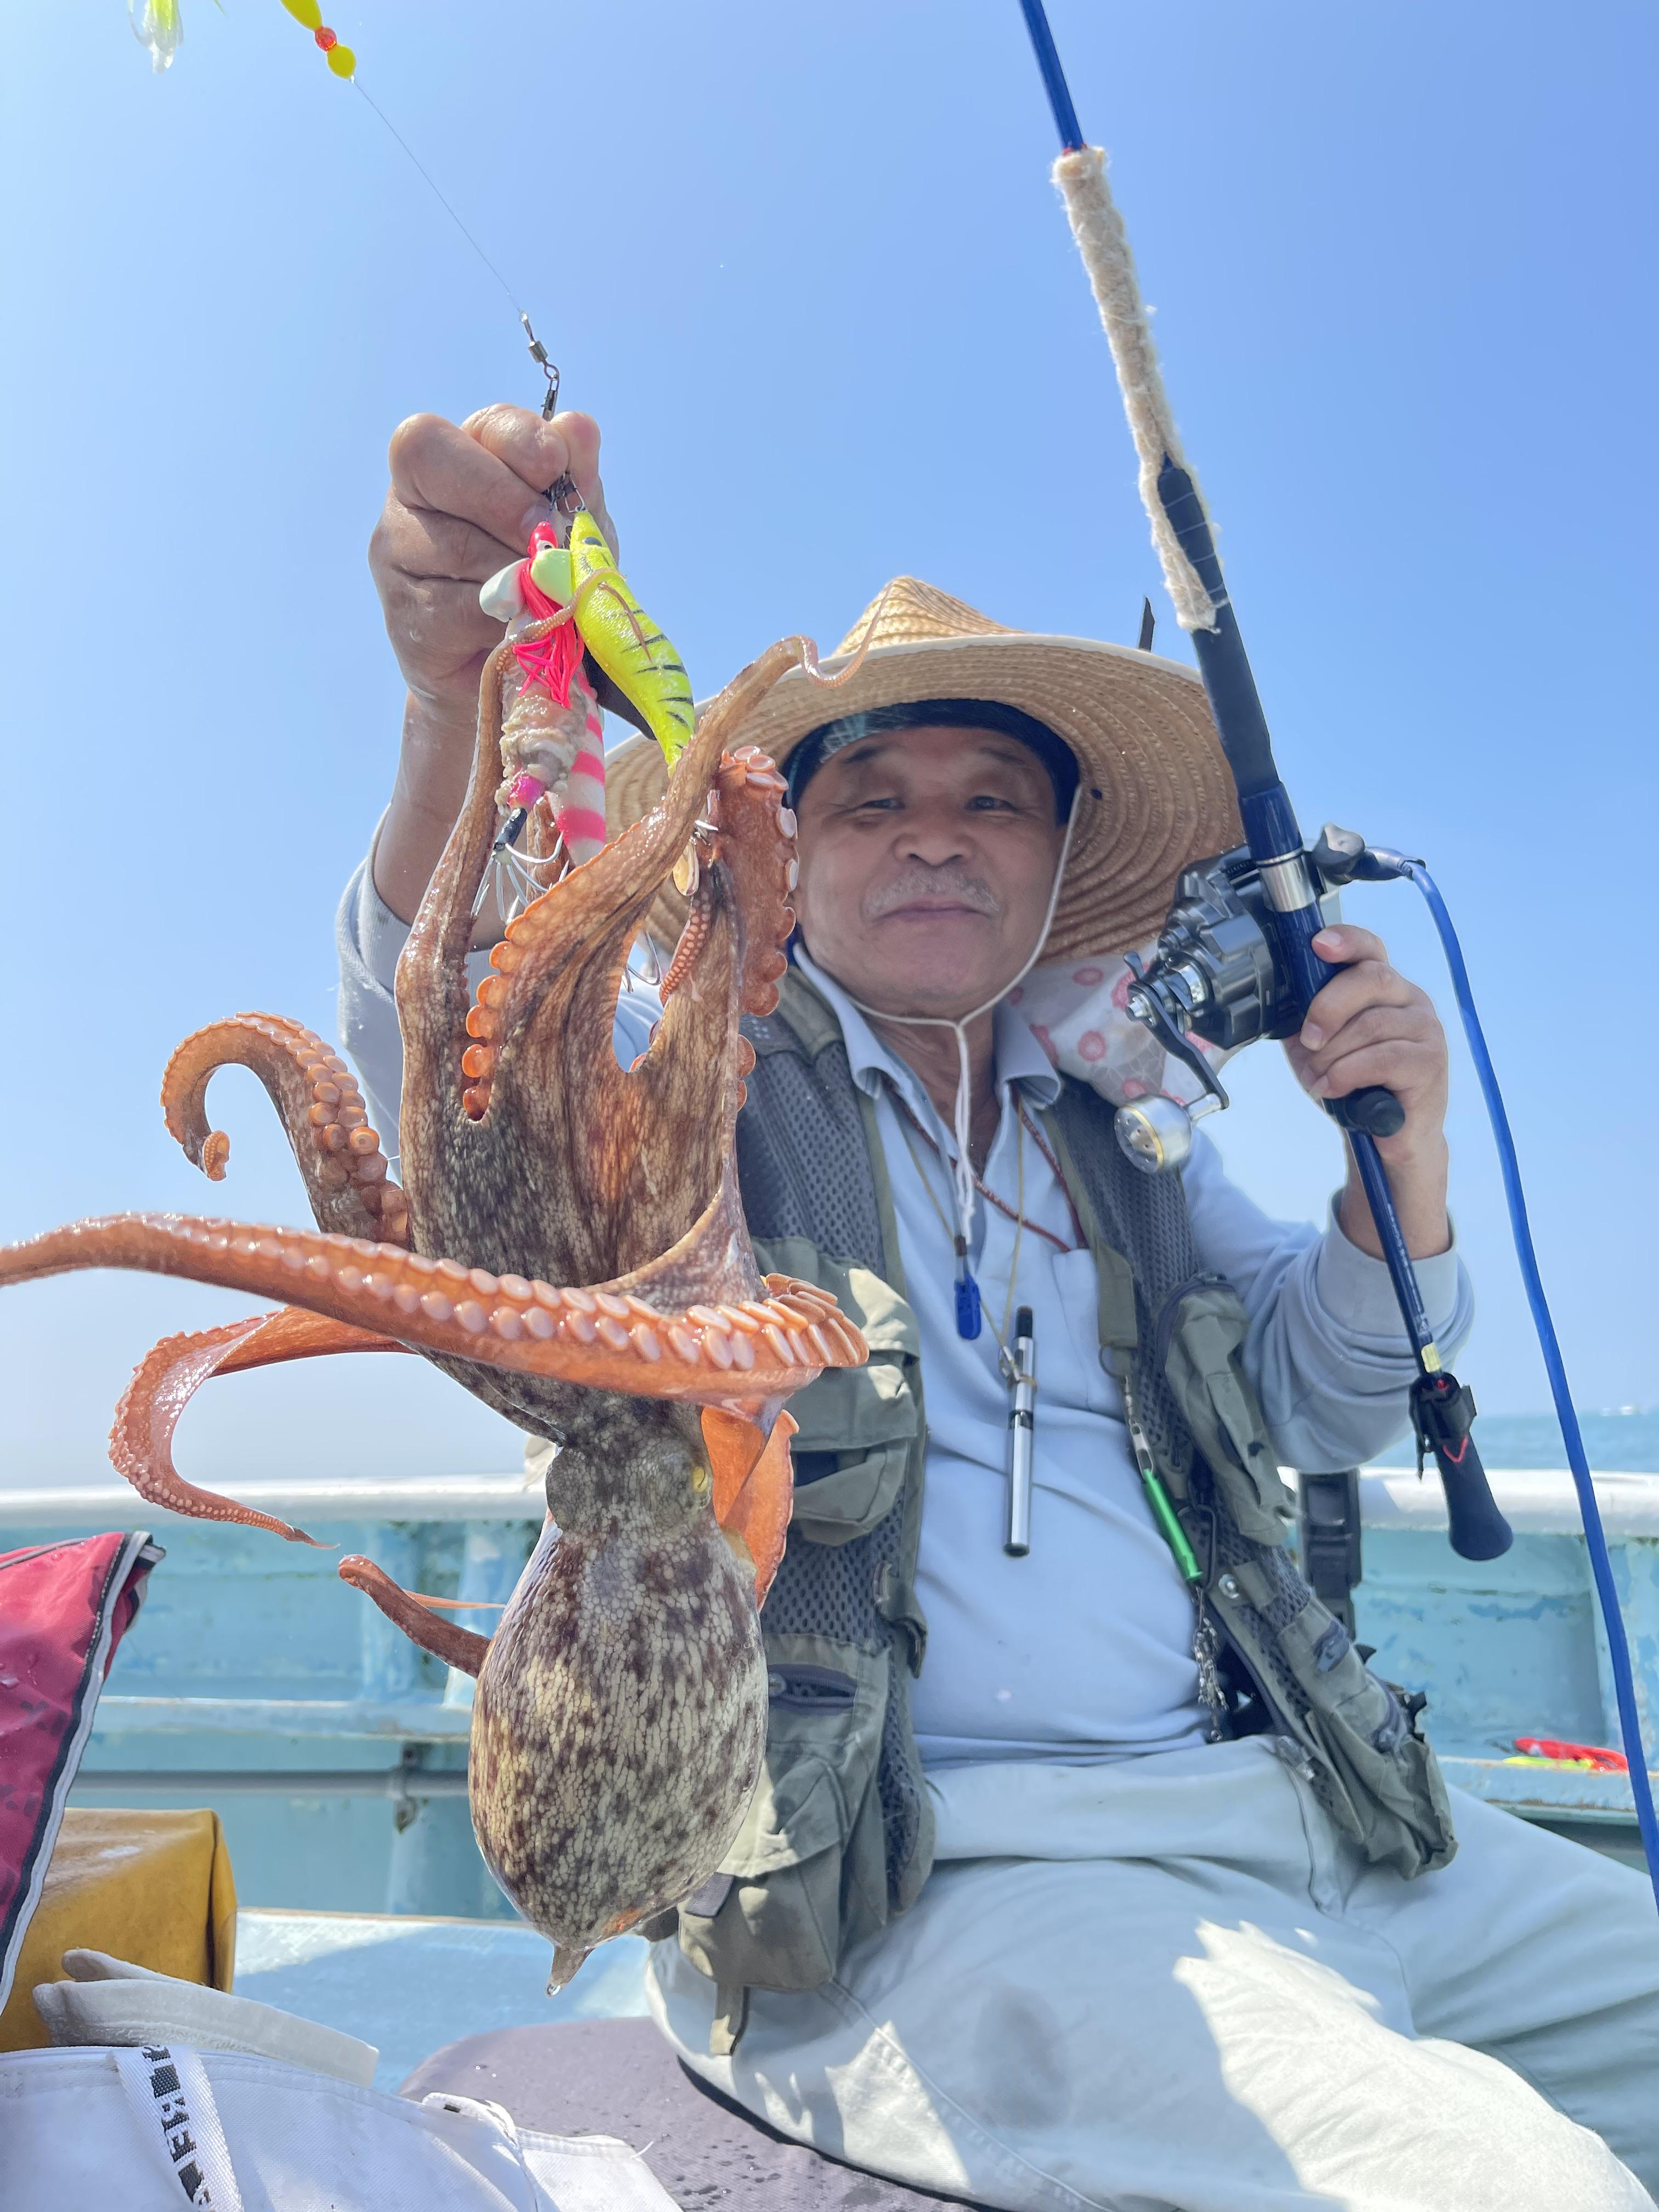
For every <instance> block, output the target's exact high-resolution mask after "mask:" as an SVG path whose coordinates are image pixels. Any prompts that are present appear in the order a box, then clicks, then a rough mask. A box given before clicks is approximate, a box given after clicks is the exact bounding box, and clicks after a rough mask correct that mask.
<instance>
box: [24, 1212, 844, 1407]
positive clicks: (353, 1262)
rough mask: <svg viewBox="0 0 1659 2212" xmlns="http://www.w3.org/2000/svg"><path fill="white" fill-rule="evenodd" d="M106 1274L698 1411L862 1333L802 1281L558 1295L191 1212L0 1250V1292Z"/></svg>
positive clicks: (54, 1235) (362, 1242) (829, 1363)
mask: <svg viewBox="0 0 1659 2212" xmlns="http://www.w3.org/2000/svg"><path fill="white" fill-rule="evenodd" d="M81 1267H134V1268H138V1269H141V1270H143V1271H144V1272H145V1273H151V1274H163V1275H183V1276H186V1277H188V1278H189V1279H191V1281H194V1282H201V1283H217V1284H219V1285H222V1286H223V1287H225V1288H227V1289H232V1290H242V1291H249V1292H251V1293H252V1294H253V1295H255V1296H256V1297H277V1298H283V1297H285V1298H287V1299H288V1300H289V1303H291V1304H295V1305H300V1306H303V1307H305V1308H306V1309H307V1310H308V1311H310V1312H312V1313H313V1314H324V1315H327V1316H331V1318H332V1319H334V1320H336V1321H340V1322H347V1323H349V1324H351V1325H352V1326H354V1327H355V1328H359V1329H366V1330H368V1331H369V1332H370V1333H371V1334H376V1335H386V1336H390V1337H392V1338H395V1339H396V1340H397V1341H398V1343H400V1344H404V1345H406V1346H410V1347H412V1348H413V1349H416V1350H417V1351H422V1352H434V1353H440V1354H442V1355H444V1356H445V1357H447V1358H451V1359H465V1360H468V1361H471V1362H475V1363H477V1364H479V1365H482V1366H486V1367H490V1368H497V1369H503V1370H510V1371H512V1372H515V1373H519V1374H525V1375H535V1376H549V1377H552V1378H555V1379H556V1380H558V1381H559V1382H562V1383H574V1384H578V1385H580V1387H582V1388H583V1389H590V1390H611V1391H620V1392H623V1393H624V1394H626V1395H631V1396H641V1397H648V1398H665V1399H671V1400H682V1401H690V1402H695V1403H697V1404H702V1405H709V1404H713V1405H725V1404H729V1403H734V1402H738V1401H744V1400H752V1399H765V1398H769V1397H780V1398H781V1397H787V1395H789V1394H790V1393H791V1392H793V1391H795V1390H799V1389H804V1388H805V1385H806V1384H807V1383H811V1382H812V1381H814V1380H815V1379H816V1378H817V1376H818V1375H819V1374H821V1373H822V1372H823V1369H824V1368H825V1367H847V1366H857V1365H860V1364H861V1363H862V1361H863V1360H864V1358H866V1350H865V1346H864V1340H863V1338H862V1337H861V1336H860V1334H859V1333H858V1331H857V1330H856V1329H854V1328H853V1327H852V1325H851V1323H850V1322H848V1321H847V1319H846V1318H845V1316H843V1315H842V1314H841V1312H840V1310H839V1309H838V1308H837V1307H836V1304H835V1301H834V1300H833V1299H832V1298H830V1297H829V1296H828V1294H827V1293H826V1292H824V1291H820V1290H818V1289H817V1287H816V1286H815V1285H811V1284H806V1283H799V1282H791V1283H789V1284H788V1285H787V1287H786V1288H785V1289H784V1290H783V1291H769V1294H768V1296H767V1297H764V1298H757V1299H748V1300H744V1301H741V1302H733V1303H731V1304H702V1303H698V1304H691V1305H688V1306H686V1307H684V1309H681V1310H664V1309H663V1308H661V1307H659V1306H657V1305H654V1304H651V1303H649V1302H648V1301H647V1300H646V1299H644V1298H642V1297H640V1296H639V1294H638V1293H637V1291H631V1290H629V1288H628V1287H627V1284H628V1281H629V1279H628V1278H626V1277H622V1278H618V1279H617V1280H616V1281H615V1282H613V1283H611V1284H604V1285H596V1286H595V1287H594V1288H592V1289H591V1290H588V1289H579V1288H573V1289H567V1290H561V1289H557V1288H556V1287H555V1286H554V1285H551V1284H548V1283H543V1282H528V1281H526V1279H524V1278H523V1277H522V1276H518V1275H501V1276H497V1275H494V1274H490V1273H488V1272H486V1271H485V1270H484V1269H483V1268H482V1267H474V1268H471V1269H470V1270H469V1269H467V1268H465V1267H462V1266H461V1265H460V1264H459V1261H453V1260H436V1261H435V1260H429V1259H427V1258H425V1257H424V1256H422V1255H420V1254H418V1253H414V1252H410V1251H407V1250H405V1249H404V1248H403V1247H402V1246H400V1245H396V1244H374V1243H368V1241H367V1240H366V1239H363V1238H361V1237H335V1236H329V1235H325V1234H323V1233H322V1232H320V1231H313V1230H297V1229H280V1228H268V1227H258V1226H254V1225H248V1224H245V1223H240V1222H234V1221H215V1220H207V1219H203V1218H199V1217H197V1216H194V1215H188V1214H177V1213H161V1214H155V1213H125V1214H112V1215H106V1216H105V1217H103V1218H100V1219H93V1220H88V1221H78V1222H74V1223H71V1224H70V1225H69V1226H68V1227H67V1228H64V1229H57V1230H52V1231H48V1232H47V1233H46V1235H45V1236H42V1237H34V1238H32V1239H31V1240H30V1241H29V1242H27V1243H22V1244H14V1245H11V1246H9V1247H7V1248H6V1249H3V1250H0V1286H3V1285H6V1284H8V1283H15V1282H22V1281H27V1280H31V1279H34V1278H36V1277H39V1276H43V1275H53V1274H62V1273H66V1272H67V1271H69V1270H70V1269H74V1268H81Z"/></svg>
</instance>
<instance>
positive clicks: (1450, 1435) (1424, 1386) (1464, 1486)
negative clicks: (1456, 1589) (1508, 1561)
mask: <svg viewBox="0 0 1659 2212" xmlns="http://www.w3.org/2000/svg"><path fill="white" fill-rule="evenodd" d="M1412 1425H1413V1428H1414V1429H1415V1430H1416V1431H1417V1442H1418V1449H1419V1451H1422V1450H1424V1449H1427V1450H1428V1451H1430V1452H1431V1453H1432V1454H1433V1455H1434V1463H1435V1466H1436V1467H1437V1468H1438V1470H1439V1473H1440V1485H1441V1487H1442V1489H1443V1491H1444V1492H1445V1493H1446V1517H1447V1519H1448V1521H1449V1523H1450V1528H1449V1536H1450V1541H1451V1547H1452V1549H1453V1551H1454V1552H1455V1553H1457V1555H1458V1557H1459V1558H1460V1559H1501V1558H1502V1556H1503V1555H1504V1553H1505V1552H1507V1551H1508V1549H1509V1548H1510V1545H1511V1544H1512V1543H1513V1542H1514V1541H1515V1531H1514V1530H1513V1529H1512V1528H1510V1524H1509V1522H1507V1521H1506V1520H1505V1519H1504V1516H1503V1515H1502V1514H1501V1513H1500V1512H1499V1511H1498V1501H1497V1499H1496V1498H1494V1497H1493V1496H1492V1486H1491V1485H1490V1484H1489V1483H1488V1482H1487V1480H1486V1468H1484V1467H1482V1466H1481V1464H1480V1452H1479V1451H1478V1450H1477V1449H1475V1442H1474V1434H1473V1426H1474V1392H1473V1391H1472V1390H1471V1389H1469V1387H1468V1384H1467V1383H1460V1382H1459V1381H1458V1379H1457V1377H1456V1376H1455V1375H1452V1374H1449V1373H1448V1372H1446V1371H1445V1370H1442V1371H1441V1372H1440V1373H1439V1374H1437V1375H1422V1376H1419V1377H1418V1379H1417V1381H1416V1382H1415V1383H1413V1386H1412Z"/></svg>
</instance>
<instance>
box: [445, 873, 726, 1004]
mask: <svg viewBox="0 0 1659 2212" xmlns="http://www.w3.org/2000/svg"><path fill="white" fill-rule="evenodd" d="M713 927H714V884H712V883H711V882H710V881H709V879H708V877H707V876H706V875H705V876H703V877H702V878H700V880H699V882H698V884H697V888H696V890H695V891H693V892H692V894H691V904H690V911H689V912H688V913H687V915H686V917H685V927H684V929H683V930H682V931H681V932H680V941H679V943H678V945H676V946H675V947H674V957H673V958H672V959H671V961H670V962H669V963H668V973H667V974H666V975H665V976H664V977H663V979H662V997H663V1003H664V1004H665V1005H666V1004H667V1002H668V1000H670V999H671V998H672V997H673V995H674V994H675V992H676V991H678V989H679V988H680V987H681V986H682V985H683V984H684V983H685V982H687V981H690V976H691V974H692V971H693V969H695V968H696V964H697V958H698V955H699V954H700V953H701V952H702V948H703V946H704V945H707V944H708V933H709V931H710V930H711V929H712V928H713ZM467 1026H468V1027H469V1028H471V1017H470V1016H469V1017H468V1023H467Z"/></svg>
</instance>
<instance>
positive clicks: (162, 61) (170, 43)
mask: <svg viewBox="0 0 1659 2212" xmlns="http://www.w3.org/2000/svg"><path fill="white" fill-rule="evenodd" d="M283 7H284V8H286V9H287V10H288V12H289V15H292V16H293V18H294V20H295V22H296V23H303V24H304V25H305V27H306V28H307V31H309V32H310V33H311V35H312V37H313V39H314V40H316V42H317V44H318V46H319V47H320V48H321V49H322V54H323V59H324V60H325V62H326V63H327V64H328V65H329V67H330V69H331V70H333V72H334V74H335V76H338V77H350V76H354V75H355V74H356V68H357V57H356V54H355V53H353V52H352V51H351V49H350V47H349V46H342V45H341V44H340V37H339V33H338V32H337V31H331V30H330V29H329V27H328V25H327V24H326V23H325V22H324V21H323V11H322V9H321V8H319V5H318V4H317V0H283ZM127 14H128V15H129V16H130V17H131V22H132V35H133V36H134V38H135V39H137V41H138V43H139V45H140V46H148V47H149V65H150V67H151V68H152V69H153V70H155V72H156V74H157V75H158V76H159V75H160V73H161V70H164V69H167V68H169V67H170V66H171V65H172V62H173V56H174V54H175V53H177V52H178V51H179V40H181V39H182V38H183V37H184V35H185V24H184V18H183V16H182V15H180V14H179V0H127Z"/></svg>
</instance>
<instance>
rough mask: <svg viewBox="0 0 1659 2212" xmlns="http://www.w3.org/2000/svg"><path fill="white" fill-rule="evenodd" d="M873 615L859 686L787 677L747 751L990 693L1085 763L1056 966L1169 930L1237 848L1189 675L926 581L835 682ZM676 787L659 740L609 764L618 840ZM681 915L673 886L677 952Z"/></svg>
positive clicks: (881, 619)
mask: <svg viewBox="0 0 1659 2212" xmlns="http://www.w3.org/2000/svg"><path fill="white" fill-rule="evenodd" d="M878 607H879V608H880V613H879V615H877V613H876V610H877V608H878ZM872 617H875V629H874V634H873V636H872V640H871V645H870V650H869V652H868V653H867V654H866V658H865V660H864V664H863V665H862V667H860V670H859V671H858V673H857V674H856V675H855V676H854V677H853V678H852V679H851V681H850V682H848V683H847V684H843V685H842V687H841V688H840V689H839V690H835V691H825V690H822V689H821V688H820V687H819V686H818V685H817V684H812V683H810V682H809V681H808V679H807V678H806V677H805V676H804V675H803V674H801V673H799V671H794V672H792V673H791V674H790V675H787V676H786V677H785V678H783V679H782V681H781V683H780V684H777V685H776V686H775V688H774V689H773V690H772V691H771V692H770V693H769V695H768V696H767V697H766V698H765V699H764V700H763V702H761V705H760V706H759V707H758V708H757V709H756V711H755V713H754V714H753V715H751V716H750V720H748V721H747V722H746V723H744V726H743V729H742V731H741V732H740V735H739V738H738V742H741V743H742V744H755V745H758V746H759V747H760V748H761V750H763V752H766V753H769V754H770V755H771V757H772V758H773V759H774V760H775V761H776V762H777V763H779V765H780V766H781V765H782V764H783V763H784V762H786V761H787V759H788V757H789V756H790V754H791V753H792V752H793V750H794V749H795V747H796V746H797V745H798V744H799V743H800V741H801V739H802V738H804V737H805V735H806V734H807V732H809V731H811V730H815V729H817V726H819V724H820V723H822V722H828V721H832V720H839V719H840V718H841V716H842V715H843V714H858V713H860V711H862V710H863V709H865V708H872V707H891V706H897V705H901V704H902V703H904V702H907V701H909V700H915V699H994V700H997V701H999V702H1001V703H1002V704H1003V705H1005V706H1009V707H1018V708H1023V709H1024V712H1025V713H1026V714H1034V715H1036V718H1037V720H1039V721H1042V722H1046V723H1047V724H1048V726H1049V728H1050V729H1052V730H1053V731H1054V732H1055V733H1056V735H1057V736H1060V737H1061V738H1064V739H1065V740H1066V744H1068V745H1070V746H1071V748H1072V750H1073V752H1074V753H1075V754H1076V755H1077V758H1078V764H1079V769H1081V771H1082V780H1081V784H1080V787H1079V788H1080V792H1081V797H1080V799H1079V806H1078V817H1077V827H1076V829H1075V831H1074V832H1073V838H1072V850H1071V855H1070V858H1069V860H1068V861H1067V863H1066V878H1065V882H1064V884H1063V885H1062V887H1061V890H1060V903H1059V905H1058V907H1057V908H1055V912H1054V927H1053V928H1052V929H1051V930H1050V932H1049V933H1048V945H1047V947H1046V949H1045V952H1044V957H1045V959H1051V960H1065V959H1070V958H1073V957H1076V956H1077V955H1079V954H1080V953H1085V952H1088V953H1114V952H1121V951H1126V950H1127V948H1128V947H1130V946H1131V945H1144V944H1145V943H1146V941H1147V940H1148V939H1151V938H1153V937H1156V935H1157V934H1158V931H1159V929H1160V928H1162V927H1163V925H1164V917H1165V915H1167V913H1168V912H1169V908H1170V897H1171V895H1172V893H1173V892H1174V890H1175V884H1176V877H1177V876H1178V875H1179V874H1180V873H1181V871H1182V869H1183V868H1184V867H1187V866H1190V864H1191V863H1192V862H1193V861H1194V860H1201V859H1204V858H1206V856H1207V855H1209V854H1213V853H1224V852H1225V851H1227V850H1228V849H1229V848H1230V847H1231V846H1234V845H1237V844H1238V843H1239V842H1241V839H1242V835H1243V833H1242V831H1241V829H1240V827H1239V820H1238V806H1237V800H1236V799H1235V797H1234V793H1233V783H1232V778H1231V775H1230V774H1229V773H1228V769H1227V763H1226V761H1225V757H1223V754H1222V750H1221V746H1220V743H1219V741H1218V738H1217V737H1216V732H1215V724H1214V722H1213V721H1212V719H1211V715H1210V708H1209V702H1208V701H1207V700H1206V698H1205V696H1204V687H1203V685H1202V684H1200V682H1199V679H1198V678H1197V677H1196V676H1195V675H1194V673H1193V672H1192V671H1191V670H1189V669H1187V668H1183V667H1182V666H1181V665H1180V664H1179V663H1178V662H1176V661H1172V660H1164V659H1161V658H1159V657H1158V656H1157V655H1155V654H1153V653H1142V652H1140V651H1139V650H1138V649H1136V648H1135V647H1130V646H1122V645H1106V644H1103V643H1102V642H1101V641H1099V640H1097V639H1095V638H1086V637H1046V636H1042V635H1038V634H1036V633H1033V632H1030V631H1025V630H1011V629H1005V628H1004V626H1003V625H1002V624H1001V623H994V622H992V621H991V620H990V619H989V618H988V617H987V616H985V615H982V614H980V613H978V612H977V611H975V609H974V608H972V607H970V606H966V605H963V602H962V601H961V600H960V599H951V597H950V595H949V594H948V593H947V592H939V591H935V590H934V588H933V586H932V585H931V584H924V583H921V582H919V581H918V580H917V579H916V578H915V577H914V576H898V577H896V578H895V579H894V580H893V582H892V583H890V585H889V586H888V587H887V590H886V592H885V594H884V600H883V599H877V600H872V602H871V604H870V605H869V606H868V607H866V609H865V611H864V612H863V614H861V615H860V617H859V619H858V620H857V622H855V623H854V625H853V627H852V629H850V630H848V633H847V635H846V636H845V637H844V638H842V641H841V643H840V644H839V645H838V646H837V647H836V650H835V653H834V654H833V655H832V656H831V657H830V658H829V659H827V660H826V661H825V662H824V664H823V665H824V668H825V670H826V671H828V672H829V673H830V674H833V673H834V672H835V671H836V668H837V667H838V666H844V665H845V664H846V662H847V660H848V659H850V658H851V656H852V654H853V653H854V652H855V651H856V650H857V648H858V646H859V644H860V641H861V640H862V638H863V636H864V634H865V631H866V629H868V628H869V626H870V623H871V620H872ZM666 780H667V778H666V771H665V768H664V764H663V757H662V754H661V753H660V751H659V750H658V748H657V745H656V744H655V743H654V742H653V740H652V739H651V738H634V739H631V740H630V741H629V743H628V744H625V745H623V746H621V747H619V748H618V749H617V750H616V751H615V752H612V753H611V754H608V755H607V757H606V760H605V813H606V816H607V817H608V820H609V824H610V829H611V836H616V835H617V832H618V831H619V830H621V829H624V828H626V827H627V825H628V824H629V823H630V822H635V821H637V820H638V819H639V817H641V815H642V814H645V813H647V812H648V811H650V809H651V808H652V807H653V805H655V804H656V802H657V800H658V799H659V797H660V796H661V794H662V791H663V787H664V785H665V782H666ZM683 921H684V904H683V902H681V901H679V900H678V897H677V896H676V895H675V894H674V893H673V892H672V891H669V892H667V893H665V896H663V898H662V899H660V900H659V902H658V905H657V907H655V908H653V913H652V918H651V927H652V929H653V933H654V934H656V935H658V936H659V937H661V938H662V939H665V941H667V942H669V943H671V942H672V941H673V939H675V938H676V937H677V936H678V933H679V928H680V926H681V923H682V922H683Z"/></svg>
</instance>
